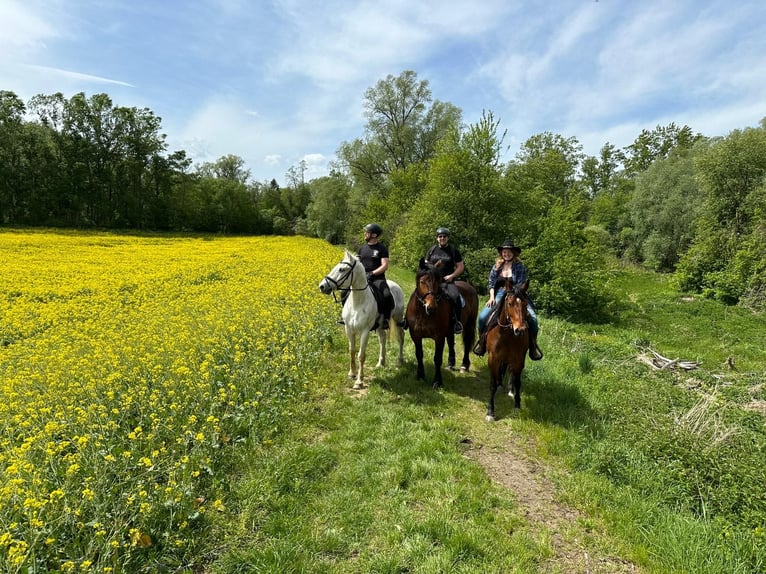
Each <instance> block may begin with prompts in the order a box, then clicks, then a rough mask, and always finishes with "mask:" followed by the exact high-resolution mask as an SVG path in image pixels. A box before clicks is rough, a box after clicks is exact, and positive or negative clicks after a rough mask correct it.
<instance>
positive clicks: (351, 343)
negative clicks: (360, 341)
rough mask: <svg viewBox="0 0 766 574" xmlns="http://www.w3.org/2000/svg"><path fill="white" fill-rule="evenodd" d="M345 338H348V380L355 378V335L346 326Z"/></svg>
mask: <svg viewBox="0 0 766 574" xmlns="http://www.w3.org/2000/svg"><path fill="white" fill-rule="evenodd" d="M346 336H347V337H348V358H349V367H348V378H349V379H354V378H356V335H354V334H353V333H352V332H351V328H350V327H349V326H348V325H346Z"/></svg>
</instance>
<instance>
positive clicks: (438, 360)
mask: <svg viewBox="0 0 766 574" xmlns="http://www.w3.org/2000/svg"><path fill="white" fill-rule="evenodd" d="M443 360H444V337H439V338H436V339H434V389H440V388H441V387H442V386H443V385H442V361H443Z"/></svg>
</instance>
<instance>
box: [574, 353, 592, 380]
mask: <svg viewBox="0 0 766 574" xmlns="http://www.w3.org/2000/svg"><path fill="white" fill-rule="evenodd" d="M577 366H578V367H579V368H580V372H581V373H582V374H583V375H587V374H589V373H590V372H591V371H593V359H592V358H591V356H590V353H588V352H587V351H583V352H582V353H580V354H579V355H578V357H577Z"/></svg>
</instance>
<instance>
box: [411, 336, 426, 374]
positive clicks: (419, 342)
mask: <svg viewBox="0 0 766 574" xmlns="http://www.w3.org/2000/svg"><path fill="white" fill-rule="evenodd" d="M410 333H412V332H411V331H410ZM412 342H413V343H415V358H416V359H417V361H418V374H417V377H416V379H417V380H418V381H422V380H423V379H425V378H426V369H425V367H424V366H423V339H421V338H415V337H413V338H412Z"/></svg>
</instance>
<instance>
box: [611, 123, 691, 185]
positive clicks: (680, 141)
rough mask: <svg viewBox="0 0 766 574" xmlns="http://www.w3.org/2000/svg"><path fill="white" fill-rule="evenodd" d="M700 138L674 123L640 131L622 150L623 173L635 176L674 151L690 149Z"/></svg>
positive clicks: (686, 128)
mask: <svg viewBox="0 0 766 574" xmlns="http://www.w3.org/2000/svg"><path fill="white" fill-rule="evenodd" d="M701 137H702V136H701V135H700V134H695V133H693V132H692V129H691V128H690V127H689V126H683V127H678V126H677V125H676V124H675V123H670V124H668V125H667V126H659V125H658V126H657V127H656V128H654V129H653V130H651V131H650V130H642V131H641V133H640V134H639V136H638V137H637V138H636V139H635V141H634V142H633V143H632V144H630V145H629V146H627V147H625V148H623V153H622V156H623V158H622V161H623V165H624V166H625V171H626V173H627V174H628V175H629V176H630V177H633V176H636V175H638V174H639V173H641V172H643V171H645V170H646V169H647V168H648V167H649V166H650V165H651V164H652V162H654V161H655V160H657V159H663V158H667V157H668V155H670V152H671V151H673V150H674V149H676V148H686V149H690V148H691V147H692V146H693V145H694V144H695V142H697V141H698V140H699V139H700V138H701Z"/></svg>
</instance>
